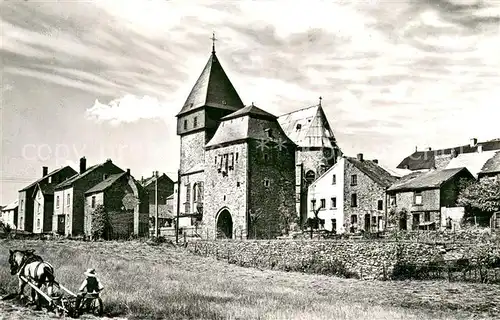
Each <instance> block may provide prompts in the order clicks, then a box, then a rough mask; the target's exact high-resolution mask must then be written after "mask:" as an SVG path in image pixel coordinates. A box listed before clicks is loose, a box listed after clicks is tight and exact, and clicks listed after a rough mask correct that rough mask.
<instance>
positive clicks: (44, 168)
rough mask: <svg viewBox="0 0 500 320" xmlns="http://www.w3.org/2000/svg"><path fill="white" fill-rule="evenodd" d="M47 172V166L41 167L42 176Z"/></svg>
mask: <svg viewBox="0 0 500 320" xmlns="http://www.w3.org/2000/svg"><path fill="white" fill-rule="evenodd" d="M48 174H49V167H42V177H45V176H46V175H48Z"/></svg>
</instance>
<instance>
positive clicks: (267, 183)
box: [264, 179, 271, 188]
mask: <svg viewBox="0 0 500 320" xmlns="http://www.w3.org/2000/svg"><path fill="white" fill-rule="evenodd" d="M270 184H271V182H270V181H269V179H264V187H266V188H267V187H269V185H270Z"/></svg>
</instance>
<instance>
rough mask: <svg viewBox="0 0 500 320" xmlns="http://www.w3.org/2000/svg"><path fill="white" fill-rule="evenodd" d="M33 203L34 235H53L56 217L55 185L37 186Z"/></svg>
mask: <svg viewBox="0 0 500 320" xmlns="http://www.w3.org/2000/svg"><path fill="white" fill-rule="evenodd" d="M33 201H34V204H33V208H34V212H33V233H51V232H52V218H53V215H54V184H51V185H40V184H37V186H36V188H35V197H34V200H33Z"/></svg>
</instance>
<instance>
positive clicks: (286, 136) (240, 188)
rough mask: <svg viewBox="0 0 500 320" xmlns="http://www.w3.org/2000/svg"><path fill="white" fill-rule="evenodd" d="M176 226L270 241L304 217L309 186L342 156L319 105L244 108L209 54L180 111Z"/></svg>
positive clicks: (220, 235)
mask: <svg viewBox="0 0 500 320" xmlns="http://www.w3.org/2000/svg"><path fill="white" fill-rule="evenodd" d="M176 117H177V135H178V136H180V168H179V176H180V177H179V183H178V184H177V187H176V189H175V193H174V211H175V210H177V208H179V217H180V219H179V227H180V228H192V227H195V228H196V233H197V234H198V235H199V236H200V237H202V238H206V239H216V238H226V239H227V238H229V239H234V238H241V239H247V238H248V239H272V238H276V237H277V236H280V235H282V234H286V233H287V232H288V231H289V228H290V226H292V225H293V224H299V225H303V224H304V222H305V220H306V217H307V187H308V185H309V184H311V183H312V182H313V181H314V180H315V179H316V178H317V177H319V176H320V175H321V174H322V173H323V172H325V171H326V170H327V169H328V168H330V167H331V166H333V165H334V164H335V163H336V161H337V159H338V158H339V157H341V156H342V153H341V150H340V148H339V147H338V146H337V143H336V140H335V137H334V134H333V131H332V129H331V127H330V125H329V123H328V120H327V119H326V115H325V113H324V111H323V109H322V106H321V98H320V100H319V104H318V105H315V106H312V107H308V108H304V109H301V110H297V111H294V112H290V113H288V114H285V115H282V116H279V117H277V116H275V115H273V114H271V113H269V112H267V111H265V110H263V109H261V108H259V107H257V106H255V105H254V104H253V103H251V104H250V105H245V104H244V103H243V101H242V100H241V98H240V96H239V95H238V93H237V91H236V89H235V88H234V86H233V85H232V83H231V81H230V80H229V77H228V76H227V74H226V72H225V71H224V69H223V68H222V65H221V63H220V61H219V59H218V58H217V55H216V54H215V45H213V46H212V53H211V55H210V57H209V59H208V61H207V63H206V65H205V67H204V69H203V71H202V72H201V75H200V76H199V78H198V80H197V81H196V83H195V84H194V86H193V88H192V90H191V92H190V94H189V95H188V97H187V99H186V101H185V103H184V105H183V106H182V108H181V110H180V112H179V113H178V114H177V116H176Z"/></svg>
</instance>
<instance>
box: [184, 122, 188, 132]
mask: <svg viewBox="0 0 500 320" xmlns="http://www.w3.org/2000/svg"><path fill="white" fill-rule="evenodd" d="M187 128H188V121H187V120H184V130H187Z"/></svg>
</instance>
